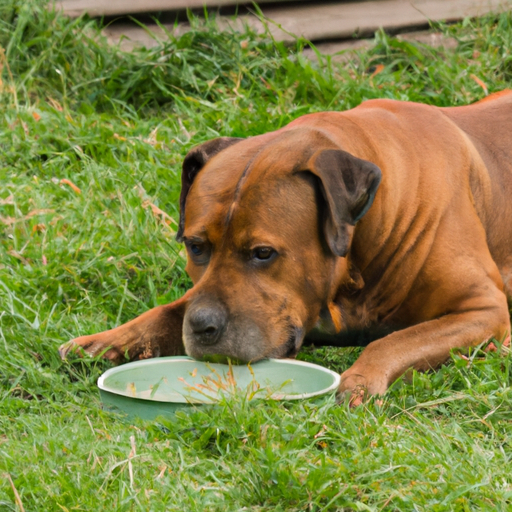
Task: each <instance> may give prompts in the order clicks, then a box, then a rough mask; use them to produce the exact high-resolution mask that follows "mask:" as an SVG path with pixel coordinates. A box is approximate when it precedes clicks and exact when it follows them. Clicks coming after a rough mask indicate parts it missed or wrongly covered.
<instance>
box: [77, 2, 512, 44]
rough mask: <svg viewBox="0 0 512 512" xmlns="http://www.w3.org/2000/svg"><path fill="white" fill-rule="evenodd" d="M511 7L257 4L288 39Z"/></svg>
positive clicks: (130, 36)
mask: <svg viewBox="0 0 512 512" xmlns="http://www.w3.org/2000/svg"><path fill="white" fill-rule="evenodd" d="M81 1H82V0H81ZM83 1H85V0H83ZM89 1H90V2H93V1H95V0H89ZM112 1H113V0H112ZM511 8H512V0H373V1H366V2H360V3H331V4H323V5H318V4H315V5H300V6H294V7H291V6H289V7H278V8H275V7H265V6H263V8H262V10H263V13H264V14H265V16H266V17H267V18H268V19H269V20H272V21H271V22H269V23H268V27H269V30H270V32H271V33H272V35H273V36H274V37H275V38H276V39H277V40H284V41H291V40H293V36H292V35H290V34H295V35H297V36H302V37H304V38H306V39H308V40H310V41H322V40H339V39H350V38H352V37H353V36H354V34H357V35H359V36H364V35H371V34H373V33H374V32H375V31H376V30H378V29H379V28H381V27H382V28H384V29H387V30H392V29H395V30H396V29H401V30H403V29H407V28H411V27H413V28H417V27H421V26H428V23H429V20H430V21H456V20H460V19H463V18H465V17H475V16H481V15H484V14H487V13H489V12H501V11H504V10H510V9H511ZM217 21H218V23H219V25H220V26H221V27H224V28H228V27H231V28H234V29H235V30H242V29H243V26H244V24H248V25H249V26H252V27H253V28H254V29H255V30H257V31H259V32H263V31H264V29H265V28H264V25H263V23H262V21H261V20H260V19H259V18H257V17H256V16H254V15H243V16H239V17H238V18H236V19H235V20H233V19H232V18H230V17H224V16H220V17H218V18H217ZM165 27H166V29H167V30H169V31H171V32H173V31H174V30H177V31H178V33H181V32H183V31H184V30H186V29H187V25H186V24H180V25H179V26H178V28H177V29H175V27H174V25H171V24H170V25H165ZM150 28H151V30H152V31H153V32H154V33H155V35H156V37H157V38H159V37H162V38H165V34H164V33H163V32H162V30H161V29H160V28H158V27H156V26H154V27H150ZM105 34H106V35H107V37H108V38H109V39H110V40H111V41H112V42H114V43H115V42H116V41H119V40H120V39H122V38H123V36H124V37H125V38H126V39H124V40H123V42H122V45H123V47H124V48H125V49H129V48H131V47H133V46H135V45H137V44H138V45H141V46H146V47H151V46H155V44H156V42H155V40H154V39H152V38H151V37H150V36H149V35H148V34H147V32H146V31H144V30H143V29H141V28H140V27H138V26H134V25H132V26H129V25H116V24H114V25H110V26H109V27H108V28H107V29H105Z"/></svg>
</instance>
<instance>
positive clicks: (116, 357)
mask: <svg viewBox="0 0 512 512" xmlns="http://www.w3.org/2000/svg"><path fill="white" fill-rule="evenodd" d="M59 355H60V357H61V359H63V360H64V359H68V358H70V357H84V356H90V357H103V358H105V359H108V360H110V361H112V362H113V363H120V362H122V361H123V360H124V359H125V354H124V353H123V351H122V350H119V349H118V348H117V347H115V346H114V345H113V344H110V343H105V341H104V340H98V339H97V337H95V336H94V335H91V336H80V337H79V338H75V339H73V340H71V341H68V342H66V343H63V344H62V345H61V346H60V347H59Z"/></svg>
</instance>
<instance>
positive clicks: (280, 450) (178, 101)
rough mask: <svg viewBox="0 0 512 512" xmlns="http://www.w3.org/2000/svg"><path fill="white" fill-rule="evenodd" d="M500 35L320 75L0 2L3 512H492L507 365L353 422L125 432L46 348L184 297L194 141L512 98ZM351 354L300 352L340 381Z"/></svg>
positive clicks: (452, 375) (259, 44) (209, 30)
mask: <svg viewBox="0 0 512 512" xmlns="http://www.w3.org/2000/svg"><path fill="white" fill-rule="evenodd" d="M511 23H512V16H511V15H510V14H503V15H501V16H498V17H494V18H493V17H487V18H482V19H480V20H468V21H465V22H464V23H461V24H456V25H451V26H449V27H445V26H438V27H436V30H440V31H444V32H445V33H446V34H447V35H449V36H450V37H453V38H455V39H456V40H457V41H458V46H457V48H456V49H454V50H446V51H445V50H442V49H434V48H430V47H428V46H424V45H420V44H416V43H409V42H403V41H399V40H397V39H395V38H393V37H389V36H388V35H386V34H384V33H382V32H379V33H377V34H376V36H375V42H374V45H373V46H372V47H371V48H370V49H369V50H367V51H364V52H358V53H354V54H352V57H351V59H350V60H349V61H348V63H347V64H345V65H343V66H339V65H336V64H334V63H333V62H332V61H331V60H330V58H329V57H323V58H321V59H320V62H319V63H316V64H315V63H312V62H310V61H309V60H307V59H306V58H305V57H304V56H303V55H302V53H301V50H302V48H303V47H304V46H306V45H307V42H306V41H301V40H298V41H296V43H295V44H294V45H292V46H285V45H283V44H281V43H277V42H275V41H273V40H272V39H271V38H269V37H268V36H267V35H263V36H259V35H257V34H255V33H252V32H250V31H249V32H247V33H244V34H236V33H226V32H221V31H219V30H218V29H217V28H216V27H215V24H214V20H210V21H209V22H208V23H206V24H202V23H201V22H199V21H198V20H192V28H191V30H190V32H189V33H187V34H186V35H184V36H181V37H174V36H173V35H171V34H170V35H169V37H168V38H166V39H165V40H163V41H162V42H161V44H160V45H159V46H158V47H156V48H153V49H150V50H146V49H139V50H136V51H134V52H132V53H124V52H122V51H121V50H119V49H118V48H115V47H110V46H108V45H107V44H106V42H105V40H104V38H102V36H101V34H100V31H99V26H98V23H97V22H96V21H93V20H88V19H86V18H80V19H77V20H68V19H66V18H64V17H62V16H60V15H58V14H57V13H55V12H52V11H51V10H48V9H46V7H45V3H43V2H40V1H35V0H29V1H26V2H21V1H20V0H5V1H4V2H2V3H0V46H1V48H2V51H1V52H0V55H1V56H0V68H1V71H0V78H1V82H0V84H1V85H0V96H1V102H2V116H1V118H0V181H1V184H2V187H1V188H0V301H1V304H2V307H1V308H0V475H1V476H0V509H1V510H4V509H5V510H16V509H20V508H21V506H23V507H24V508H25V510H27V511H28V510H72V509H76V510H107V509H108V510H155V511H158V510H179V511H183V510H187V511H188V510H190V511H194V510H200V511H204V510H212V511H216V510H225V511H231V510H232V511H239V510H243V509H245V510H253V511H257V510H262V511H263V510H276V511H277V510H286V511H292V510H301V511H302V510H317V511H320V510H329V511H330V510H332V511H334V510H401V511H402V510H404V511H405V510H425V511H427V510H428V511H437V510H439V511H441V510H443V511H444V510H509V509H510V507H511V502H512V481H511V478H510V468H511V461H510V453H511V445H512V437H511V432H512V430H511V429H510V425H511V422H512V418H511V412H510V410H511V408H510V404H511V399H512V396H511V391H510V367H511V365H510V355H506V356H505V357H499V356H498V355H496V354H489V355H487V356H486V358H485V359H480V358H479V357H474V358H471V357H470V361H469V362H470V364H469V365H468V360H465V359H462V358H460V357H459V356H456V355H455V356H454V360H453V362H452V363H451V364H449V365H447V366H444V367H442V368H441V369H440V370H439V371H438V372H435V373H428V374H413V375H412V376H411V377H410V379H409V380H405V379H401V380H399V381H398V382H397V383H396V384H395V385H394V386H393V388H392V389H391V390H390V392H389V393H388V394H387V395H386V396H385V397H383V399H382V400H381V401H377V400H375V399H372V400H370V401H369V403H368V404H366V405H365V406H363V407H361V408H359V409H356V410H349V409H348V408H347V407H346V405H344V404H341V405H337V404H335V402H334V399H333V398H332V397H330V398H323V399H319V400H316V401H305V402H301V403H288V404H283V403H277V402H272V401H269V402H267V403H265V405H261V406H259V407H254V406H253V405H251V404H250V403H249V402H248V401H246V400H243V399H242V398H236V397H230V398H227V399H226V400H225V401H224V402H222V404H221V406H219V407H217V408H213V409H208V410H203V409H200V408H198V409H197V410H195V411H193V412H191V413H190V414H184V413H179V414H178V415H177V417H176V421H174V422H165V423H163V422H162V423H159V424H158V423H155V424H145V423H142V422H141V423H135V424H133V425H132V424H128V423H125V422H123V421H122V420H121V419H119V418H118V417H116V416H113V415H110V414H108V413H106V412H102V411H101V409H100V404H99V398H98V394H97V391H96V387H95V382H96V379H97V378H98V377H99V375H100V374H101V373H102V372H103V371H104V370H105V369H106V368H107V367H108V363H106V362H103V361H98V360H91V361H89V360H82V361H76V362H73V363H64V362H61V361H60V359H59V358H58V355H57V347H58V346H59V344H60V343H62V342H64V341H66V340H68V339H70V338H72V337H75V336H77V335H80V334H87V333H92V332H95V331H99V330H104V329H106V328H109V327H113V326H115V325H118V324H119V323H121V322H124V321H127V320H128V319H130V318H133V317H134V316H136V315H138V314H140V313H142V312H144V311H145V310H147V309H148V308H151V307H153V306H154V305H156V304H161V303H165V302H169V301H171V300H174V299H175V298H177V297H179V296H180V295H181V294H183V292H184V291H185V289H186V288H187V287H188V286H190V282H189V280H188V279H187V278H186V276H185V275H184V260H183V254H182V248H181V246H180V245H179V244H177V243H176V242H175V240H174V230H175V221H176V220H177V215H178V212H177V208H176V205H177V198H178V194H179V167H180V162H181V161H182V159H183V156H184V155H185V154H186V152H187V151H188V150H189V149H190V147H192V146H193V145H194V144H196V143H200V142H202V141H204V140H206V139H209V138H212V137H215V136H217V135H227V136H248V135H255V134H258V133H262V132H265V131H269V130H273V129H275V128H278V127H280V126H282V125H284V124H285V123H287V122H289V121H291V120H292V119H294V118H296V117H297V116H299V115H302V114H305V113H308V112H314V111H320V110H327V109H333V110H340V109H346V108H350V107H353V106H355V105H357V104H358V103H360V102H361V101H363V100H365V99H369V98H376V97H389V98H396V99H403V100H415V101H422V102H426V103H432V104H436V105H452V104H465V103H468V102H470V101H473V100H476V99H479V98H481V97H483V96H484V95H485V90H484V88H483V87H482V84H483V85H485V87H486V88H487V89H488V91H489V92H493V91H496V90H500V89H503V88H505V87H507V86H510V80H511V76H510V52H511V49H512V36H511V34H512V32H511V31H510V25H511ZM377 65H382V68H379V69H381V71H380V72H379V73H378V74H375V75H374V76H372V70H375V66H377ZM475 78H477V79H478V80H475ZM71 184H73V185H74V186H75V187H77V188H74V187H73V186H71ZM77 189H79V190H80V193H78V191H77ZM162 212H163V213H162ZM358 350H359V349H353V350H351V349H349V350H342V349H332V348H330V349H321V350H318V351H316V352H314V351H313V350H311V349H307V350H304V351H303V353H302V354H301V356H300V357H301V358H304V359H308V360H313V361H314V362H318V363H320V364H325V365H327V366H329V367H331V368H333V369H335V370H336V371H342V370H343V369H344V368H346V367H347V366H348V365H349V364H351V362H352V361H353V360H354V359H355V357H357V353H358V352H357V351H358ZM4 475H6V476H4ZM15 491H16V492H15ZM16 493H17V494H16Z"/></svg>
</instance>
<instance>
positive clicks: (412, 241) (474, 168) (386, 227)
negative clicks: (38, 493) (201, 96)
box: [61, 91, 512, 394]
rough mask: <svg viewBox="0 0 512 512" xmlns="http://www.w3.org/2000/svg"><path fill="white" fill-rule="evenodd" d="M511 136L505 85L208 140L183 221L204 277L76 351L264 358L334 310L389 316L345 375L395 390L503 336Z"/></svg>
mask: <svg viewBox="0 0 512 512" xmlns="http://www.w3.org/2000/svg"><path fill="white" fill-rule="evenodd" d="M511 134H512V93H511V92H509V91H503V92H502V93H498V94H495V95H492V96H490V97H489V98H487V99H485V100H484V101H481V102H478V103H476V104H474V105H471V106H467V107H455V108H436V107H432V106H427V105H421V104H415V103H406V102H399V101H391V100H372V101H367V102H365V103H363V104H362V105H360V106H359V107H357V108H355V109H353V110H350V111H347V112H327V113H321V114H310V115H306V116H304V117H301V118H299V119H297V120H295V121H293V122H292V123H290V124H289V125H288V126H286V127H284V128H282V129H280V130H278V131H276V132H272V133H267V134H265V135H260V136H257V137H253V138H249V139H229V138H220V139H216V140H212V141H210V142H207V143H205V144H202V145H201V146H199V147H197V148H195V149H193V150H192V151H191V152H190V153H189V154H188V155H187V157H186V158H185V161H184V163H183V174H182V192H181V197H180V208H181V217H180V226H179V232H178V240H179V241H184V243H185V245H186V248H187V252H188V265H187V272H188V273H189V274H190V276H191V278H192V280H193V282H194V287H193V288H192V289H191V290H189V291H188V292H187V293H186V294H185V296H184V297H183V298H182V299H180V300H179V301H177V302H174V303H172V304H169V305H167V306H160V307H157V308H155V309H152V310H150V311H148V312H147V313H144V314H143V315H141V316H140V317H138V318H136V319H135V320H132V321H131V322H128V323H127V324H125V325H122V326H120V327H117V328H116V329H112V330H110V331H106V332H103V333H101V334H96V335H91V336H82V337H80V338H77V339H75V340H72V341H71V342H69V343H67V344H65V345H63V346H62V347H61V354H62V355H63V356H65V354H66V353H67V352H68V351H69V350H70V349H74V348H77V347H82V348H83V349H84V350H85V351H86V352H88V353H90V354H98V353H100V352H102V351H105V354H104V355H105V356H106V357H108V358H110V359H112V360H118V361H119V360H122V359H124V358H125V356H128V358H129V359H135V358H143V357H152V356H158V355H172V354H179V353H182V351H183V349H184V350H185V351H186V352H187V353H188V354H189V355H191V356H194V357H197V358H203V357H211V356H218V355H220V356H228V357H232V358H236V359H240V360H244V361H255V360H258V359H261V358H265V357H291V356H294V355H295V354H296V353H297V351H298V350H299V348H300V347H301V345H302V343H303V340H304V336H305V335H306V333H308V331H310V330H311V329H313V328H314V327H315V325H317V324H319V323H322V324H323V328H324V329H325V328H326V329H327V331H329V332H330V333H332V334H333V335H334V336H336V333H340V332H341V333H342V332H343V331H346V330H355V329H372V328H375V327H376V326H379V325H381V326H385V328H386V329H387V331H388V332H389V333H390V334H388V335H386V336H385V337H383V338H381V339H378V340H377V341H373V342H372V343H370V344H369V345H368V346H367V347H366V349H365V350H364V351H363V353H362V354H361V356H360V357H359V359H358V360H357V361H356V363H355V364H354V365H353V366H352V367H351V368H350V369H348V370H347V371H346V372H344V373H343V375H342V383H341V388H340V391H346V390H350V391H352V390H355V389H358V388H359V387H360V386H362V387H364V388H366V389H367V390H368V392H369V393H371V394H381V393H384V392H385V391H386V389H387V387H388V386H389V385H390V384H391V383H392V382H393V381H394V380H395V379H396V378H397V377H399V376H400V375H401V374H402V373H404V372H405V371H406V370H407V369H409V368H416V369H418V370H427V369H429V368H435V367H436V366H438V365H440V364H441V363H443V362H444V361H446V360H447V359H448V358H449V356H450V351H451V350H452V349H453V348H456V347H471V346H475V345H477V344H479V343H481V342H482V341H485V340H489V339H490V338H491V337H494V338H496V339H498V340H504V339H505V338H506V337H507V335H508V333H509V331H510V319H509V313H508V307H507V298H506V296H505V293H504V292H506V293H507V295H508V296H509V297H511V296H512V294H511V286H510V283H511V277H512V200H511V197H512V135H511ZM372 203H373V204H372ZM182 325H183V329H182ZM338 336H339V335H338Z"/></svg>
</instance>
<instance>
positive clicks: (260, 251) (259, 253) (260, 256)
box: [252, 247, 276, 261]
mask: <svg viewBox="0 0 512 512" xmlns="http://www.w3.org/2000/svg"><path fill="white" fill-rule="evenodd" d="M274 254H276V251H274V249H272V247H257V248H256V249H254V250H253V251H252V257H253V258H254V259H255V260H260V261H265V260H269V259H270V258H272V256H274Z"/></svg>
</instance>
